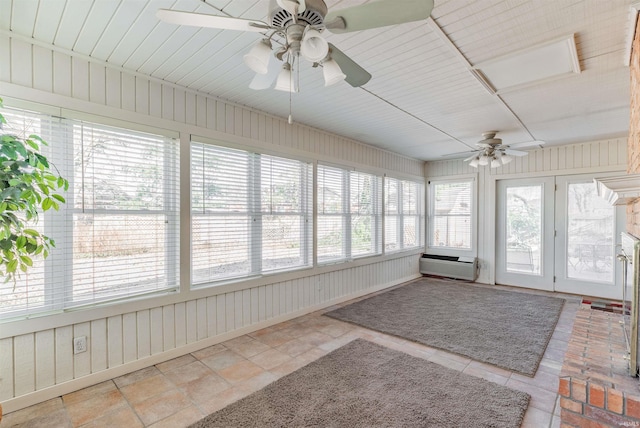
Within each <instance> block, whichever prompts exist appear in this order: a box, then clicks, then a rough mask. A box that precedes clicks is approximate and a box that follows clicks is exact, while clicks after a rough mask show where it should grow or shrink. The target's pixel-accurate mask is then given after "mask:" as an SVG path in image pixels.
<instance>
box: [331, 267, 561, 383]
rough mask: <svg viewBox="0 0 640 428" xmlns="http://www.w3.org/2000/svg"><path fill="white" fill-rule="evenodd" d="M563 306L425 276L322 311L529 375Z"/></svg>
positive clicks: (549, 300)
mask: <svg viewBox="0 0 640 428" xmlns="http://www.w3.org/2000/svg"><path fill="white" fill-rule="evenodd" d="M563 305H564V299H558V298H555V297H547V296H539V295H534V294H529V293H518V292H514V291H504V290H495V289H489V288H484V287H478V286H472V285H467V284H461V283H457V282H451V281H443V280H437V279H431V278H425V279H421V280H418V281H416V282H412V283H410V284H407V285H405V286H402V287H399V288H396V289H393V290H391V291H388V292H386V293H382V294H379V295H376V296H373V297H370V298H368V299H365V300H361V301H359V302H356V303H353V304H351V305H348V306H344V307H342V308H339V309H336V310H334V311H331V312H328V313H326V314H325V315H328V316H330V317H333V318H337V319H339V320H343V321H348V322H351V323H354V324H358V325H361V326H363V327H366V328H370V329H372V330H377V331H380V332H383V333H387V334H392V335H394V336H399V337H402V338H404V339H408V340H411V341H414V342H418V343H422V344H424V345H428V346H432V347H435V348H440V349H444V350H446V351H450V352H454V353H456V354H459V355H464V356H466V357H469V358H471V359H473V360H476V361H482V362H485V363H490V364H493V365H496V366H499V367H502V368H505V369H508V370H513V371H516V372H518V373H522V374H525V375H527V376H533V375H534V374H535V373H536V370H537V369H538V365H539V364H540V360H541V359H542V355H543V354H544V351H545V349H546V347H547V344H548V343H549V339H550V338H551V335H552V334H553V330H554V329H555V326H556V323H557V322H558V318H559V317H560V312H561V311H562V306H563Z"/></svg>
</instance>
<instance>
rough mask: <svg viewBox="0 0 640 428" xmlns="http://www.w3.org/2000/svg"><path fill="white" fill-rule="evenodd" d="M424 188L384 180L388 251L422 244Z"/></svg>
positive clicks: (417, 185) (398, 181)
mask: <svg viewBox="0 0 640 428" xmlns="http://www.w3.org/2000/svg"><path fill="white" fill-rule="evenodd" d="M422 195H423V185H422V183H418V182H415V181H409V180H399V179H397V178H392V177H386V178H385V251H388V252H393V251H400V250H404V249H411V248H417V247H420V246H422V244H423V242H424V241H423V239H422V236H423V233H422V230H423V229H422V224H423V222H424V198H423V197H422Z"/></svg>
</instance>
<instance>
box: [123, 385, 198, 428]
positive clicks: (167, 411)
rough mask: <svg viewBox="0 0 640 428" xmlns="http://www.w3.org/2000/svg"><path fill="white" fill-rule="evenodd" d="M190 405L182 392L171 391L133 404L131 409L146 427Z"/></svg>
mask: <svg viewBox="0 0 640 428" xmlns="http://www.w3.org/2000/svg"><path fill="white" fill-rule="evenodd" d="M191 405H192V404H191V401H189V399H188V398H187V397H185V396H184V394H182V392H180V391H176V390H172V391H167V392H164V393H162V394H158V395H154V396H153V397H151V398H148V399H146V400H144V401H140V402H138V403H135V404H134V405H133V409H134V410H135V411H136V413H137V414H138V417H139V418H140V420H141V421H142V422H143V423H144V424H145V426H147V425H151V424H153V423H155V422H158V421H159V420H162V419H164V418H167V417H169V416H171V415H173V414H174V413H177V412H179V411H180V410H182V409H185V408H187V407H189V406H191Z"/></svg>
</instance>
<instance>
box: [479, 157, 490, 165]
mask: <svg viewBox="0 0 640 428" xmlns="http://www.w3.org/2000/svg"><path fill="white" fill-rule="evenodd" d="M478 164H479V165H482V166H486V165H489V156H487V155H482V156H480V159H478Z"/></svg>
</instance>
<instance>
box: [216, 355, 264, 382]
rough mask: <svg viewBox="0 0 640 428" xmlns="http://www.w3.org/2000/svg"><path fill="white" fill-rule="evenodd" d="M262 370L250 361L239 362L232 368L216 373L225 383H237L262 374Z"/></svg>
mask: <svg viewBox="0 0 640 428" xmlns="http://www.w3.org/2000/svg"><path fill="white" fill-rule="evenodd" d="M263 372H264V369H263V368H262V367H260V366H258V365H256V364H254V363H252V362H251V361H246V360H245V361H240V362H239V363H235V364H234V365H232V366H229V367H227V368H224V369H222V370H219V371H218V374H219V375H220V376H221V377H222V378H223V379H224V380H226V381H227V382H231V383H238V382H242V381H243V380H247V379H249V378H252V377H254V376H257V375H259V374H260V373H263Z"/></svg>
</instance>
